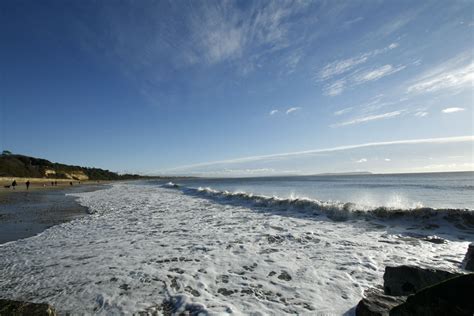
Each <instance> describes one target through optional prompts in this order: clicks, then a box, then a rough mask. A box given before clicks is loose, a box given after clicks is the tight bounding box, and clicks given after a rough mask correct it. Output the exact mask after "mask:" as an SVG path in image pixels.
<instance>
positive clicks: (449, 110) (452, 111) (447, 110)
mask: <svg viewBox="0 0 474 316" xmlns="http://www.w3.org/2000/svg"><path fill="white" fill-rule="evenodd" d="M464 110H465V109H464V108H446V109H443V110H441V112H443V113H446V114H449V113H456V112H462V111H464Z"/></svg>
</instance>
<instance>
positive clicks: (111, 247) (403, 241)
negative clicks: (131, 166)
mask: <svg viewBox="0 0 474 316" xmlns="http://www.w3.org/2000/svg"><path fill="white" fill-rule="evenodd" d="M77 196H79V202H80V203H81V204H83V205H84V206H87V207H89V208H90V210H91V211H92V212H93V214H92V215H90V216H88V217H84V218H81V219H77V220H74V221H72V222H69V223H66V224H62V225H59V226H55V227H52V228H50V229H48V230H46V231H45V232H43V233H42V234H40V235H38V236H35V237H32V238H28V239H25V240H20V241H16V242H11V243H8V244H4V245H0V270H1V271H2V278H1V279H0V297H5V298H12V299H13V298H14V299H23V300H30V301H38V302H40V301H46V302H48V303H50V304H52V305H54V306H55V307H56V308H57V309H58V310H59V311H60V312H61V313H65V312H68V311H72V312H74V313H86V314H91V313H97V314H130V313H134V312H139V311H149V312H151V311H153V310H158V311H163V309H168V310H172V311H174V312H179V311H183V310H188V311H191V312H192V313H194V314H198V313H199V312H201V313H203V314H206V313H209V314H223V315H225V314H236V315H239V314H252V315H267V314H268V315H269V314H275V315H280V314H286V313H297V314H315V313H317V312H324V313H333V314H344V313H346V312H349V313H351V312H352V309H353V307H354V306H355V305H356V304H357V302H358V301H359V300H360V299H361V297H362V295H363V291H364V290H365V289H366V288H368V287H370V286H374V285H378V284H382V275H383V271H384V268H385V266H386V265H399V264H416V265H420V266H430V267H437V268H443V269H452V270H457V269H459V266H460V263H461V261H462V259H463V257H464V254H465V251H466V249H467V246H468V244H469V241H470V240H472V237H473V231H472V228H470V227H468V228H467V229H466V228H465V227H461V229H458V228H456V226H455V225H458V223H451V222H450V221H446V220H445V219H443V218H440V217H436V216H435V217H426V218H405V217H402V218H394V219H392V218H390V219H385V220H383V219H380V220H378V219H375V218H374V219H370V220H368V219H367V218H365V217H362V218H357V217H355V218H348V219H347V218H346V220H345V221H334V220H332V219H330V218H328V216H327V214H325V213H324V212H321V213H318V212H314V210H312V209H307V208H301V207H298V206H295V205H288V204H284V203H283V204H280V205H272V206H271V207H269V206H268V205H263V204H258V203H253V202H252V203H247V202H246V203H236V202H235V201H234V202H232V203H229V201H228V200H226V199H220V198H215V197H214V196H212V195H211V196H209V194H199V193H198V194H194V193H193V194H189V192H186V191H185V190H181V189H179V188H164V187H160V186H156V185H143V184H115V185H113V186H112V187H111V188H110V189H106V190H100V191H96V192H90V193H81V194H77ZM458 226H459V225H458ZM429 235H437V236H439V237H441V238H444V239H446V242H445V243H441V244H435V243H432V242H429V241H427V240H429V238H426V236H429ZM163 302H165V303H164V304H163Z"/></svg>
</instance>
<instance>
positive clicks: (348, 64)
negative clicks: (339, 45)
mask: <svg viewBox="0 0 474 316" xmlns="http://www.w3.org/2000/svg"><path fill="white" fill-rule="evenodd" d="M398 45H399V44H398V43H391V44H390V45H389V46H387V47H384V48H382V49H375V50H372V51H370V52H367V53H364V54H361V55H358V56H355V57H350V58H346V59H341V60H336V61H333V62H331V63H329V64H327V65H325V66H324V67H323V68H322V69H321V70H320V71H319V72H318V74H317V79H318V80H319V81H325V80H328V79H332V78H333V77H336V76H338V75H342V74H344V73H347V72H349V71H351V70H353V69H354V68H356V67H357V66H359V65H361V64H364V63H365V62H367V61H368V60H369V59H370V58H372V57H374V56H377V55H379V54H381V53H385V52H387V51H389V50H392V49H394V48H397V47H398Z"/></svg>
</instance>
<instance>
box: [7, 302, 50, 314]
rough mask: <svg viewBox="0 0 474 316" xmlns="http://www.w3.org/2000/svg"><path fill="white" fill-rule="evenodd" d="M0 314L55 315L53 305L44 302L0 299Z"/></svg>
mask: <svg viewBox="0 0 474 316" xmlns="http://www.w3.org/2000/svg"><path fill="white" fill-rule="evenodd" d="M0 315H37V316H42V315H45V316H53V315H56V311H55V309H54V307H52V306H51V305H48V304H45V303H30V302H22V301H12V300H6V299H0Z"/></svg>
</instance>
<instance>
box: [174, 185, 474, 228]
mask: <svg viewBox="0 0 474 316" xmlns="http://www.w3.org/2000/svg"><path fill="white" fill-rule="evenodd" d="M166 187H168V188H169V187H170V186H166ZM171 187H172V188H181V189H182V191H183V192H184V193H186V194H192V195H197V196H204V197H208V198H212V199H214V200H218V201H226V202H230V203H238V204H244V205H251V206H255V207H262V208H285V209H292V210H297V211H306V212H307V211H310V212H314V213H317V214H322V215H326V216H327V217H329V218H331V219H333V220H348V219H351V218H357V217H372V218H378V219H395V218H410V217H411V218H416V219H428V218H434V217H439V218H442V219H445V220H448V221H451V222H461V223H462V224H464V225H467V226H468V227H471V228H474V211H472V210H469V209H447V208H443V209H436V208H431V207H422V206H418V207H413V208H395V207H387V206H378V207H373V208H369V207H362V206H360V205H357V204H356V203H352V202H345V203H344V202H337V201H320V200H316V199H308V198H288V199H284V198H279V197H275V196H273V197H269V196H264V195H255V194H252V193H245V192H229V191H219V190H214V189H212V188H209V187H205V188H203V187H199V188H197V189H195V188H182V187H181V186H179V185H177V184H173V186H171Z"/></svg>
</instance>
